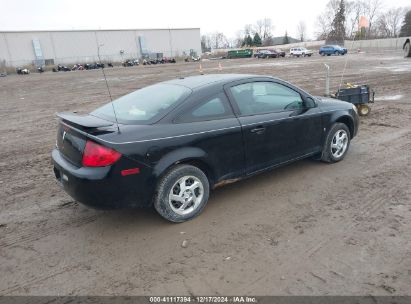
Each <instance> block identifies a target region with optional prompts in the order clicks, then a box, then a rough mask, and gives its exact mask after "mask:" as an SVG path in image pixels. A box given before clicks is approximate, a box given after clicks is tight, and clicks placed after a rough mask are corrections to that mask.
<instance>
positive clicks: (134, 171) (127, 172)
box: [121, 168, 140, 176]
mask: <svg viewBox="0 0 411 304" xmlns="http://www.w3.org/2000/svg"><path fill="white" fill-rule="evenodd" d="M138 173H140V168H132V169H126V170H121V175H123V176H127V175H131V174H138Z"/></svg>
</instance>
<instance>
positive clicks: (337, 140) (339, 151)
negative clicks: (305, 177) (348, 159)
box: [331, 130, 348, 159]
mask: <svg viewBox="0 0 411 304" xmlns="http://www.w3.org/2000/svg"><path fill="white" fill-rule="evenodd" d="M347 146H348V134H347V132H346V131H345V130H338V131H337V132H335V134H334V136H333V139H332V141H331V154H332V155H333V156H334V157H335V158H337V159H338V158H340V157H342V156H343V155H344V153H345V151H346V150H347Z"/></svg>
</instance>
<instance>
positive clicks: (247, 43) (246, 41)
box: [242, 34, 253, 46]
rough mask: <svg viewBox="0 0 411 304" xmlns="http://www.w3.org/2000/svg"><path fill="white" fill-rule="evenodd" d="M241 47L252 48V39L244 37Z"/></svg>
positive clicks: (247, 36)
mask: <svg viewBox="0 0 411 304" xmlns="http://www.w3.org/2000/svg"><path fill="white" fill-rule="evenodd" d="M242 46H253V38H251V36H250V34H248V35H246V36H245V37H244V40H243V45H242Z"/></svg>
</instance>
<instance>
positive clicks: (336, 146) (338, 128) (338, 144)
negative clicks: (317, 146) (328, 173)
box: [321, 123, 351, 163]
mask: <svg viewBox="0 0 411 304" xmlns="http://www.w3.org/2000/svg"><path fill="white" fill-rule="evenodd" d="M350 138H351V136H350V130H349V129H348V127H347V125H346V124H343V123H335V124H334V125H333V126H332V127H331V129H330V130H329V131H328V134H327V138H326V140H325V144H324V147H323V151H322V155H321V160H322V161H324V162H327V163H336V162H339V161H340V160H342V159H344V157H345V155H346V154H347V151H348V148H349V146H350Z"/></svg>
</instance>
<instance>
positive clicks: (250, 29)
mask: <svg viewBox="0 0 411 304" xmlns="http://www.w3.org/2000/svg"><path fill="white" fill-rule="evenodd" d="M252 33H253V26H252V25H251V24H246V25H244V35H245V36H247V35H252Z"/></svg>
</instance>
